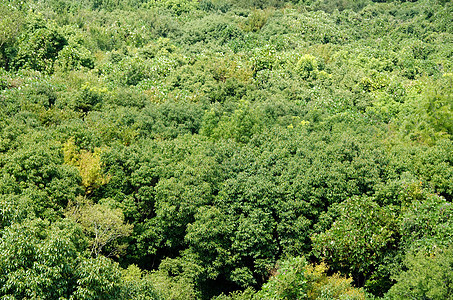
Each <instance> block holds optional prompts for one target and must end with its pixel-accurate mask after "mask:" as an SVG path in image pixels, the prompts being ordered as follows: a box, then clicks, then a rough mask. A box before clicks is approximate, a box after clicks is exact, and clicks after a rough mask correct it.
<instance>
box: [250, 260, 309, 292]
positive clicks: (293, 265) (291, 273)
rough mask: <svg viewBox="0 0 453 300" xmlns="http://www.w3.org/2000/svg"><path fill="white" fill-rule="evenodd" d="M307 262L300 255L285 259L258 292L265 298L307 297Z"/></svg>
mask: <svg viewBox="0 0 453 300" xmlns="http://www.w3.org/2000/svg"><path fill="white" fill-rule="evenodd" d="M306 266H307V262H306V260H305V259H304V258H302V257H296V258H293V259H288V260H285V261H284V262H282V263H281V266H279V268H278V271H277V272H278V273H277V275H276V276H275V277H271V279H270V280H269V282H268V283H266V284H265V285H264V286H263V289H262V290H261V291H260V292H259V293H258V298H260V297H261V298H265V299H288V300H289V299H302V298H306V297H307V277H306V274H305V267H306Z"/></svg>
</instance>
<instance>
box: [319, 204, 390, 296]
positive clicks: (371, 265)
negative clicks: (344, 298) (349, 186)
mask: <svg viewBox="0 0 453 300" xmlns="http://www.w3.org/2000/svg"><path fill="white" fill-rule="evenodd" d="M336 209H337V210H338V211H339V213H340V216H339V218H338V219H336V220H335V221H334V223H333V224H332V227H331V228H330V229H328V230H326V231H325V232H323V233H320V234H315V235H313V236H312V240H313V249H314V251H315V254H316V255H317V256H319V257H322V258H324V259H325V260H326V261H327V262H328V263H329V265H331V266H333V267H335V268H337V269H338V270H341V271H343V272H344V273H346V272H348V273H349V272H351V273H352V274H353V276H354V279H355V280H357V281H361V280H363V281H365V280H367V279H369V278H370V277H372V275H373V273H374V272H375V271H376V269H377V267H378V266H379V265H380V264H381V263H382V261H383V259H384V258H385V257H386V256H388V255H393V251H392V250H393V249H394V248H395V246H396V238H397V235H398V231H397V223H396V218H395V215H394V212H393V211H392V210H391V208H387V207H380V206H379V205H378V204H376V203H375V202H374V201H373V200H372V199H369V198H365V197H363V198H359V197H354V198H351V199H348V200H346V201H345V202H343V203H340V204H339V205H338V206H337V207H336ZM388 275H389V274H388ZM388 275H387V276H388ZM361 276H363V277H364V278H363V277H361ZM381 276H382V275H381ZM381 280H384V278H381ZM383 288H384V287H383V286H380V289H383Z"/></svg>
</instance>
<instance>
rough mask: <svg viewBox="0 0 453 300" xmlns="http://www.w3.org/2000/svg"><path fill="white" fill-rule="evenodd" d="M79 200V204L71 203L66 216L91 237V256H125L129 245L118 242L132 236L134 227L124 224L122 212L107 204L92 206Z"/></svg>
mask: <svg viewBox="0 0 453 300" xmlns="http://www.w3.org/2000/svg"><path fill="white" fill-rule="evenodd" d="M78 200H79V202H77V203H70V205H69V207H68V209H67V211H66V216H67V217H68V218H69V219H71V220H73V221H74V222H76V223H79V224H80V227H81V228H82V229H83V231H84V232H85V234H86V235H87V236H88V237H90V245H89V247H90V248H91V255H92V256H94V257H98V256H99V255H100V254H101V252H102V253H107V256H118V255H120V254H124V253H123V251H124V249H125V248H126V247H127V245H126V244H120V243H119V242H118V241H119V240H120V239H121V238H123V237H127V236H128V235H130V234H131V232H132V227H133V226H132V225H129V224H125V223H124V215H123V212H122V210H121V209H120V208H115V209H113V208H111V207H109V205H108V204H107V203H102V204H91V205H90V204H89V203H84V201H80V200H81V199H78ZM85 202H86V201H85Z"/></svg>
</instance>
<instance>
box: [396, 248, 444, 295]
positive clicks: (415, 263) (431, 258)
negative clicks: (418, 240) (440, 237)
mask: <svg viewBox="0 0 453 300" xmlns="http://www.w3.org/2000/svg"><path fill="white" fill-rule="evenodd" d="M452 257H453V252H452V247H451V246H449V247H447V248H437V249H434V250H433V251H432V252H430V253H427V252H425V251H424V250H419V251H416V252H414V253H412V252H411V253H409V254H408V255H407V256H406V257H405V260H404V265H405V267H406V270H405V271H403V272H401V273H400V274H398V275H397V276H396V278H395V279H396V281H397V282H396V284H395V285H394V286H393V287H392V288H391V289H390V291H389V293H388V296H389V297H390V298H391V299H407V298H416V299H452V290H453V276H452V274H453V269H452Z"/></svg>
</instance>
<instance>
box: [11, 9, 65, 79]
mask: <svg viewBox="0 0 453 300" xmlns="http://www.w3.org/2000/svg"><path fill="white" fill-rule="evenodd" d="M25 26H26V30H25V31H24V32H23V33H22V34H21V36H20V37H19V38H18V51H17V54H16V55H15V57H14V60H13V65H14V67H15V68H17V69H18V68H25V69H32V70H37V71H44V72H47V73H52V72H53V65H54V62H55V60H56V59H57V56H58V53H59V52H60V51H61V50H62V49H63V47H64V46H65V45H66V44H67V40H66V39H65V37H64V36H62V35H61V34H60V33H59V32H58V31H57V30H56V29H54V28H52V26H49V25H47V24H46V23H45V22H44V21H43V20H41V19H40V18H39V17H36V16H34V15H32V16H31V20H30V21H29V22H28V23H27V24H26V25H25Z"/></svg>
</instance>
